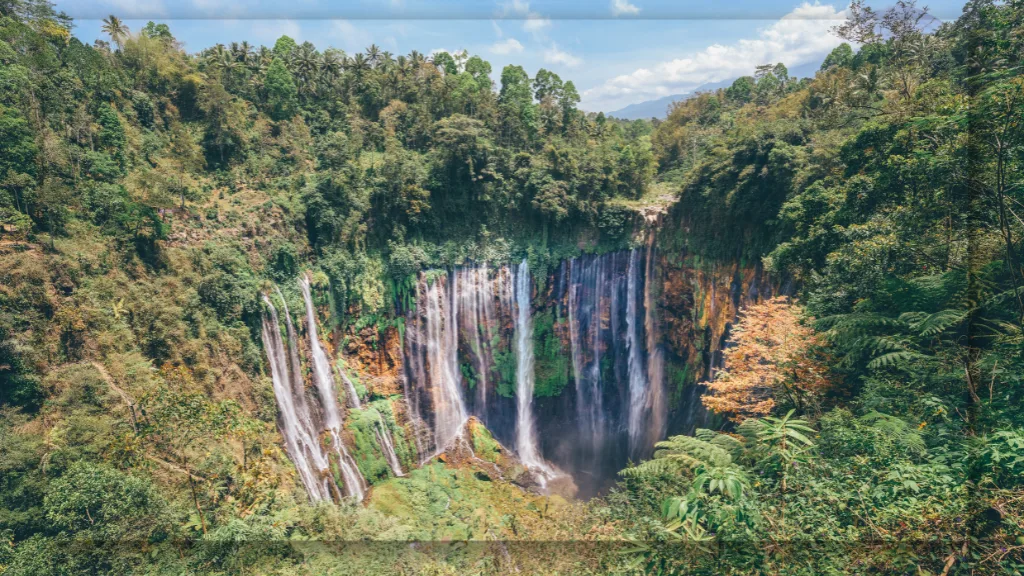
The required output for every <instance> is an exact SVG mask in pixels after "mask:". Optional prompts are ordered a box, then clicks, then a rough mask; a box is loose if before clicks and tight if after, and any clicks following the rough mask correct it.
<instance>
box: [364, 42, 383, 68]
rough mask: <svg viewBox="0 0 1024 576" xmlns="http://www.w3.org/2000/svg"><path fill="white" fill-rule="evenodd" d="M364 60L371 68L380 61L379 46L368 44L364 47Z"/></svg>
mask: <svg viewBox="0 0 1024 576" xmlns="http://www.w3.org/2000/svg"><path fill="white" fill-rule="evenodd" d="M366 60H367V62H368V63H369V64H370V67H371V68H372V67H375V66H377V63H378V62H380V47H379V46H377V45H376V44H370V47H369V48H367V49H366Z"/></svg>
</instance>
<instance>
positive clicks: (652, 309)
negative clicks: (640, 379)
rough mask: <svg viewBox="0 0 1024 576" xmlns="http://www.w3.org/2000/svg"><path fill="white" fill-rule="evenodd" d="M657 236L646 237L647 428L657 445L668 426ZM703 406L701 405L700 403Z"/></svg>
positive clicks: (649, 441) (649, 235) (651, 440)
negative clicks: (656, 256)
mask: <svg viewBox="0 0 1024 576" xmlns="http://www.w3.org/2000/svg"><path fill="white" fill-rule="evenodd" d="M654 240H655V233H654V228H651V230H650V232H649V234H648V236H647V262H646V265H645V269H644V337H645V339H646V344H647V391H648V392H647V397H646V399H645V406H646V408H647V409H648V410H649V411H650V415H651V422H650V424H649V426H648V427H647V430H648V434H649V439H648V441H647V444H648V445H654V443H656V442H659V441H660V440H662V438H664V437H665V432H666V429H667V427H668V423H667V419H668V405H667V404H666V403H665V388H664V372H665V357H664V355H663V354H662V348H661V344H660V343H659V342H658V314H657V306H658V304H657V302H655V297H656V296H657V295H656V294H655V292H654V290H655V285H656V283H655V276H656V274H657V271H656V270H655V269H654V266H655V260H654V257H655V255H656V252H657V250H656V247H655V245H654ZM698 404H700V402H698Z"/></svg>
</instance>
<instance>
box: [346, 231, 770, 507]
mask: <svg viewBox="0 0 1024 576" xmlns="http://www.w3.org/2000/svg"><path fill="white" fill-rule="evenodd" d="M672 218H673V217H672V215H671V214H669V215H668V216H665V217H662V216H655V217H652V218H650V219H647V220H646V221H645V228H644V229H642V230H641V232H640V234H639V237H640V238H641V239H642V243H641V245H640V246H639V247H637V248H635V249H633V250H629V251H619V252H611V253H606V254H601V255H583V256H580V257H577V258H574V259H571V260H564V261H561V262H558V263H557V264H555V265H553V266H548V267H547V268H545V269H544V274H543V275H542V276H541V277H533V276H530V277H529V278H527V281H528V282H529V284H528V285H529V286H530V290H531V293H530V298H529V302H530V304H529V305H530V310H529V317H530V324H529V326H530V327H529V330H530V331H531V335H530V337H531V339H532V350H531V352H530V353H531V357H530V364H529V365H531V366H532V375H531V376H530V378H531V379H532V380H531V381H530V389H531V390H533V402H532V404H531V405H530V406H528V407H527V409H529V410H531V411H532V413H531V414H529V415H528V416H529V418H528V419H527V420H526V421H530V422H532V426H534V428H535V432H536V442H537V444H538V446H537V448H538V449H539V452H540V454H542V455H543V457H544V458H545V459H546V460H548V461H550V462H551V463H553V464H554V465H555V466H556V467H558V468H559V469H561V470H563V471H565V472H568V473H569V474H571V475H572V476H573V477H574V478H575V479H576V483H577V484H578V485H579V487H580V490H581V493H582V494H584V495H588V494H594V493H598V492H600V491H602V490H604V489H605V488H607V487H608V486H609V485H610V483H612V482H614V480H615V479H616V473H617V472H618V470H620V469H621V468H623V467H624V466H625V465H626V464H627V463H628V462H629V461H631V460H632V461H638V460H640V459H643V458H646V457H649V456H650V454H651V451H652V450H653V445H654V443H655V442H657V441H658V440H660V439H662V438H664V437H665V436H666V435H667V434H678V433H692V432H693V430H694V429H695V428H696V427H699V426H714V424H715V423H716V420H715V418H714V417H713V415H709V414H707V413H706V411H705V410H704V408H703V406H702V405H701V402H700V394H701V393H702V392H703V386H702V385H701V382H704V381H706V380H707V379H709V378H713V377H714V371H715V370H716V369H717V368H720V367H721V361H722V360H721V356H722V355H721V351H722V348H723V347H724V345H725V342H726V340H727V339H728V336H729V329H730V327H731V325H732V324H733V322H734V321H735V319H736V317H737V314H738V313H739V312H740V310H742V308H743V307H744V306H745V305H747V304H748V303H750V302H753V301H757V300H759V299H761V298H766V297H771V296H772V295H773V294H775V293H776V292H778V291H779V285H778V283H777V282H776V281H774V280H772V279H771V278H770V277H769V275H768V274H767V273H766V272H765V271H764V270H763V268H762V267H761V265H760V263H759V262H756V263H750V262H745V261H743V260H742V259H740V258H735V259H731V260H729V259H722V258H720V257H719V258H717V259H708V258H704V257H702V256H701V253H700V251H699V250H697V249H696V248H695V247H694V246H692V245H690V244H689V243H687V242H685V241H684V242H680V241H679V240H680V238H681V237H683V238H685V234H686V226H684V225H683V223H682V221H681V220H679V219H672ZM672 222H675V223H676V225H672V224H671V223H672ZM520 270H525V268H520V267H519V266H516V267H513V266H494V265H493V264H492V265H490V266H488V265H467V266H463V267H459V268H456V269H454V270H448V271H434V272H430V273H425V274H422V275H421V277H420V279H419V281H418V284H417V286H416V295H415V297H414V306H412V307H411V309H410V310H409V311H407V313H406V315H405V318H404V324H403V330H399V329H398V328H396V327H388V328H387V329H384V330H378V329H377V328H375V327H367V328H363V329H362V330H361V331H359V332H358V333H350V334H348V335H347V337H346V338H344V340H343V342H344V345H343V356H344V358H345V365H346V366H347V368H348V370H349V373H350V374H352V375H353V376H354V377H355V378H354V379H355V380H356V381H357V382H358V386H359V387H361V390H360V393H361V394H366V395H367V396H368V397H394V398H401V400H400V401H397V402H395V404H396V408H397V409H396V410H394V413H395V414H396V416H397V417H399V419H400V420H401V422H402V423H403V425H404V428H405V430H406V431H407V434H406V436H407V437H409V438H413V439H415V441H416V444H417V452H418V453H419V458H420V459H424V458H429V457H430V456H431V455H433V454H437V453H440V452H443V451H444V449H445V443H446V442H447V439H448V437H449V436H452V435H453V434H456V435H457V433H458V432H457V427H458V425H459V423H460V422H462V421H463V420H464V419H465V418H466V417H469V416H474V417H476V418H477V419H478V421H479V422H481V423H483V425H485V426H487V428H488V429H489V430H490V431H491V433H492V434H493V435H494V437H495V438H496V439H498V440H499V441H501V442H502V443H503V444H505V445H506V446H509V447H510V449H513V450H516V449H518V448H519V447H517V446H516V443H517V431H518V427H519V426H522V425H523V424H522V422H524V420H523V419H522V418H520V417H519V415H518V411H519V409H520V408H519V405H518V404H517V401H516V398H517V394H518V391H519V390H520V389H522V388H521V382H522V381H521V379H520V376H519V374H518V373H517V372H518V370H519V367H520V366H523V364H522V362H521V361H520V359H519V354H520V350H519V346H518V345H517V342H516V338H517V335H518V331H519V330H520V328H519V326H518V325H517V320H516V318H517V311H518V304H517V302H516V301H515V300H516V299H515V298H513V284H514V282H515V280H516V278H517V274H521V273H523V272H520ZM525 273H526V274H529V272H528V271H526V272H525ZM398 404H402V406H400V407H398V406H397V405H398Z"/></svg>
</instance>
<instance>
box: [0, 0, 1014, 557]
mask: <svg viewBox="0 0 1024 576" xmlns="http://www.w3.org/2000/svg"><path fill="white" fill-rule="evenodd" d="M851 13H852V17H851V19H850V20H849V22H848V23H847V24H846V25H844V26H842V27H840V28H839V29H838V30H837V31H836V33H837V34H839V35H841V36H842V37H844V38H845V39H847V40H848V41H850V42H851V43H852V44H854V45H858V46H859V49H857V50H854V49H853V48H851V46H850V45H849V44H844V45H842V46H840V47H839V48H837V49H836V50H835V51H833V53H832V54H831V55H829V57H828V58H827V59H826V60H825V62H824V64H823V65H822V69H821V70H820V71H819V72H818V73H817V74H816V76H815V78H813V79H794V78H790V77H789V75H788V72H787V71H786V69H785V67H784V66H782V65H781V64H780V65H767V66H763V67H760V68H759V69H758V72H757V74H756V75H755V76H752V77H745V78H741V79H739V80H737V81H736V82H735V83H733V85H732V86H731V87H729V88H727V89H724V90H720V91H717V92H714V93H708V94H702V95H700V96H698V97H695V98H691V99H689V100H686V101H684V102H682V103H680V104H678V105H676V106H675V107H674V108H673V109H672V110H671V112H670V114H669V116H668V118H667V119H666V120H665V121H664V122H661V123H651V122H644V121H639V122H633V123H623V122H618V121H615V120H612V119H607V118H605V117H604V116H603V115H600V114H598V115H592V114H584V113H582V112H580V111H579V110H577V109H576V104H577V103H578V101H579V94H578V92H577V90H576V89H575V87H574V86H573V84H572V82H568V81H563V80H562V79H560V78H559V77H558V76H557V75H555V74H553V73H550V72H548V71H545V70H540V71H538V73H537V74H536V75H535V77H534V78H530V77H529V76H528V75H527V73H526V71H525V70H523V69H522V68H521V67H518V66H508V67H506V68H505V69H504V70H502V71H501V73H500V76H499V77H500V82H499V83H498V86H495V85H494V84H493V82H492V80H491V75H492V72H494V71H492V70H491V67H490V64H488V63H487V62H486V61H484V60H483V59H481V58H479V57H475V56H474V57H470V56H469V55H466V54H447V53H443V52H442V53H438V54H435V55H433V56H432V57H430V58H427V57H424V56H423V55H422V54H418V53H415V52H414V53H412V54H410V55H408V56H398V57H394V56H393V55H391V54H388V53H386V52H382V51H380V50H379V49H378V48H377V47H376V46H371V47H369V48H368V49H367V50H366V52H365V53H359V54H355V55H346V54H343V53H341V52H339V51H336V50H331V49H328V50H324V51H322V52H320V51H317V49H316V48H315V47H313V46H311V45H309V44H302V45H297V44H296V43H295V42H294V41H292V40H291V39H289V38H287V37H282V38H281V39H280V40H278V41H277V43H276V44H275V46H273V47H272V48H267V47H260V48H254V47H251V46H249V45H247V44H246V43H241V44H238V45H232V46H230V47H224V46H218V47H214V48H212V49H209V50H206V51H204V52H202V53H200V54H195V55H189V54H186V53H185V52H183V51H182V50H181V49H180V47H179V46H178V45H177V44H176V42H175V40H174V37H173V35H172V31H171V30H170V29H168V28H167V26H165V25H162V24H155V23H151V24H150V25H147V26H146V27H145V28H144V29H142V30H139V31H129V30H127V29H126V28H125V26H124V24H123V23H121V22H120V21H119V20H118V19H117V18H114V17H111V18H109V19H108V20H107V21H106V23H105V31H106V32H107V33H108V35H109V37H110V44H107V43H104V42H97V43H96V45H94V46H87V45H84V44H82V43H81V42H80V41H78V40H77V39H76V38H74V37H73V36H72V35H71V34H70V30H71V26H72V23H71V21H70V20H69V19H68V18H67V17H65V16H64V15H62V14H59V13H56V12H54V10H53V9H52V7H51V6H50V5H49V4H48V3H46V2H43V1H39V0H0V226H2V230H0V534H2V535H3V538H2V540H0V572H3V573H10V574H59V573H65V574H73V573H103V574H107V573H110V574H122V573H165V572H166V573H172V572H173V573H224V574H236V573H237V574H242V573H253V572H262V573H294V572H296V571H302V572H310V573H326V572H328V571H333V572H331V573H334V572H338V573H346V572H350V573H364V572H368V571H370V570H374V571H375V572H376V573H390V572H403V573H424V572H432V573H462V572H466V571H467V570H468V571H470V573H486V572H490V571H503V572H504V571H514V570H513V569H512V567H513V566H518V567H519V568H520V569H521V570H523V571H526V572H529V571H535V572H538V573H551V572H555V571H561V572H563V573H580V572H584V573H585V572H593V573H607V572H618V573H645V572H656V571H658V570H661V571H662V572H664V573H702V574H712V573H715V574H717V573H736V574H779V573H784V574H830V573H836V574H838V573H868V572H875V573H878V572H881V573H920V574H940V573H941V574H971V573H974V574H981V573H999V572H1007V573H1014V572H1015V571H1019V570H1022V569H1024V559H1022V556H1024V554H1022V551H1024V504H1022V503H1024V476H1022V473H1024V416H1022V415H1021V412H1020V410H1019V409H1018V405H1019V404H1020V401H1021V399H1022V393H1024V382H1021V375H1022V374H1024V370H1022V368H1024V367H1022V360H1021V348H1022V333H1021V329H1022V325H1024V267H1022V262H1021V256H1020V251H1021V249H1022V246H1021V244H1022V242H1021V238H1022V237H1024V220H1022V219H1021V217H1020V216H1019V215H1021V214H1022V213H1024V212H1022V210H1024V187H1022V185H1021V183H1022V181H1024V177H1022V175H1024V172H1022V168H1024V166H1022V163H1024V123H1022V121H1024V76H1022V75H1021V70H1020V68H1019V63H1020V62H1021V61H1022V60H1024V5H1022V4H1021V3H1020V2H1016V1H1010V2H993V1H991V0H980V1H972V2H970V3H969V4H968V5H967V6H966V7H965V10H964V14H963V16H962V17H961V18H960V19H958V20H957V21H955V22H950V23H946V24H943V25H941V26H938V27H937V28H936V27H933V28H932V29H929V28H927V26H928V25H929V20H928V19H927V18H925V17H924V16H923V12H922V11H920V10H919V9H918V8H917V7H915V6H914V5H913V4H908V3H903V2H901V3H898V4H897V6H896V7H895V8H894V9H892V10H890V11H887V12H885V13H883V14H876V13H875V12H872V11H871V10H870V9H868V8H866V7H863V6H862V5H860V4H859V3H855V4H854V6H853V9H852V11H851ZM655 124H656V125H655ZM665 190H667V191H670V192H672V193H678V196H679V199H678V201H677V202H676V203H675V205H674V206H673V207H672V209H671V210H670V212H669V213H668V214H667V215H666V216H665V217H664V220H663V222H662V230H661V231H660V232H659V235H658V242H659V244H660V245H661V249H662V250H663V251H664V252H665V253H666V254H669V255H672V256H676V255H683V254H686V255H690V256H694V255H699V256H700V257H701V258H703V259H705V260H720V261H726V260H733V261H735V260H739V261H744V262H763V264H764V265H765V266H766V267H767V268H768V269H769V270H770V271H772V272H773V273H774V274H776V275H777V276H778V277H780V278H783V277H784V278H791V279H793V283H794V285H795V286H798V289H797V292H798V295H799V306H794V305H792V304H789V303H785V302H781V301H772V302H769V303H767V304H766V305H765V306H761V307H757V308H752V309H751V310H749V311H748V312H747V313H746V314H745V316H744V322H745V323H741V326H743V329H742V330H740V331H738V332H736V333H735V334H734V340H735V343H736V349H735V350H736V351H735V352H731V353H730V354H732V356H733V357H735V358H736V359H737V361H736V362H735V363H734V364H732V365H729V366H727V367H726V371H725V372H723V373H720V376H719V377H720V380H719V381H717V382H716V384H715V386H714V390H713V391H712V392H713V393H714V394H715V396H713V397H711V398H708V399H707V401H708V402H707V403H708V404H709V405H711V406H713V407H715V408H717V409H719V410H722V411H723V412H725V413H726V416H730V417H731V420H732V421H734V423H732V424H726V425H725V426H724V428H723V429H722V430H719V431H714V432H713V431H708V430H701V431H698V433H697V434H696V435H695V436H694V437H673V438H670V439H669V440H667V441H666V442H665V443H664V444H663V446H662V447H661V449H660V450H659V452H658V453H657V454H656V458H655V459H653V460H651V461H648V462H646V463H643V464H640V465H639V466H636V467H632V468H628V469H627V470H625V471H623V474H622V476H623V479H622V483H621V484H620V486H619V488H618V489H616V490H615V491H613V492H612V493H611V494H609V495H608V496H607V497H605V498H602V499H597V500H594V501H592V502H589V503H569V502H565V501H564V500H561V499H559V498H557V497H552V498H543V497H536V496H533V495H530V494H527V493H524V492H523V491H521V490H520V489H519V488H518V487H515V486H511V485H509V484H506V483H502V482H492V481H490V480H484V478H483V477H482V476H481V475H480V474H475V473H474V472H473V471H472V469H471V467H469V466H467V467H459V466H443V465H441V464H438V463H434V464H431V465H428V466H426V467H424V468H422V469H419V470H416V471H414V472H412V473H411V474H409V475H408V477H405V478H397V479H391V480H387V481H382V482H381V483H379V484H376V485H375V487H374V490H375V491H377V492H378V493H379V494H380V497H375V498H372V499H371V500H370V502H369V504H368V505H366V506H354V505H349V504H346V505H342V506H336V505H321V506H317V507H313V506H309V505H308V504H305V503H304V499H303V495H302V490H301V487H298V488H297V487H296V486H295V480H294V478H293V477H292V475H291V474H289V472H288V470H289V468H290V465H289V463H288V462H287V459H286V458H285V457H284V455H283V453H282V451H281V449H280V448H279V446H278V442H279V440H278V435H277V432H276V430H275V424H274V417H275V405H274V398H273V394H272V391H271V387H270V383H269V377H268V376H267V375H266V367H265V362H264V355H263V352H262V350H261V348H260V344H259V342H260V339H259V331H258V330H259V314H260V303H259V300H258V297H259V294H260V292H261V291H262V290H266V289H267V288H269V286H270V282H280V283H282V285H283V284H284V283H285V282H286V281H289V282H290V281H291V280H292V279H293V278H294V277H295V276H296V275H297V274H298V273H299V272H300V271H301V270H306V269H314V270H316V272H317V273H316V274H315V275H314V278H313V280H314V284H315V285H316V288H317V292H318V295H319V298H320V300H321V301H322V302H325V303H326V307H329V308H330V309H331V310H332V311H333V314H332V315H333V317H334V319H335V321H336V322H337V323H338V325H339V330H341V333H343V334H345V335H346V337H349V338H361V339H364V340H368V341H375V337H376V334H378V333H379V331H380V330H383V329H384V328H386V327H387V326H390V325H394V324H396V323H400V317H399V314H398V313H399V311H400V310H401V309H402V307H403V306H405V304H404V303H405V302H406V301H407V298H408V292H409V289H410V285H411V279H412V278H414V277H415V274H416V272H417V271H419V270H421V269H423V268H427V267H431V266H446V265H453V264H456V263H461V262H463V261H465V260H467V259H477V260H484V259H486V260H489V261H503V260H504V261H509V260H511V259H512V258H513V257H515V258H517V259H518V258H522V257H524V256H529V257H530V258H531V259H532V260H531V265H532V264H533V262H536V263H537V264H538V265H539V266H538V269H541V268H542V267H543V265H544V263H547V262H551V261H553V260H554V259H556V258H559V257H563V256H566V255H570V254H576V253H578V252H579V251H580V250H581V249H583V248H582V247H584V246H586V247H587V249H588V250H599V251H600V250H607V249H612V248H616V247H622V246H626V245H628V244H629V243H630V242H631V241H632V236H633V235H632V232H634V231H635V227H636V226H637V225H638V220H640V218H639V216H638V212H637V211H636V210H635V208H637V207H638V206H639V207H641V208H642V207H643V205H644V202H645V201H647V200H649V199H651V197H652V196H657V195H658V194H660V193H661V191H665ZM286 292H287V289H286ZM289 296H293V295H292V294H289ZM774 322H784V323H785V324H784V325H788V326H792V327H793V329H792V330H790V331H788V332H792V333H794V334H797V335H799V338H800V341H798V342H793V341H788V340H786V338H784V337H783V336H784V335H780V334H778V333H777V332H775V333H773V332H772V331H771V326H772V325H773V323H774ZM538 326H541V330H542V331H543V329H544V328H543V326H545V324H544V323H543V322H538ZM744 358H745V359H746V361H743V359H744ZM541 384H542V385H541V389H543V388H544V386H548V387H550V385H548V384H544V383H541ZM386 403H387V402H386V400H385V399H383V398H381V399H376V402H375V406H376V405H384V404H386ZM794 410H795V412H792V411H794ZM381 411H382V412H386V410H384V409H383V408H381ZM768 411H770V413H771V415H767V414H768ZM747 416H752V417H755V418H752V419H747V418H746V417H747ZM726 421H728V419H727V420H726ZM479 435H480V438H481V448H480V453H481V454H483V453H488V454H492V453H496V452H497V448H495V447H494V446H493V445H492V444H493V441H490V443H487V442H486V440H487V438H486V432H479ZM474 442H476V441H475V440H474ZM484 444H486V446H487V447H486V448H484V447H483V446H484ZM381 467H382V465H381ZM382 469H383V467H382ZM384 474H386V471H385V472H384ZM371 539H383V540H436V541H448V540H451V541H464V540H479V541H500V540H509V539H511V540H531V539H534V540H572V541H576V542H585V541H611V542H623V541H624V542H627V544H626V545H625V546H622V545H614V546H613V545H607V546H603V545H602V546H598V545H591V546H581V547H580V548H579V549H577V550H575V551H573V553H572V554H567V553H566V552H565V550H564V548H559V549H557V551H553V550H552V549H550V548H545V547H543V546H539V545H538V546H535V547H525V546H524V547H514V546H512V547H510V548H509V547H505V546H504V545H503V546H502V547H501V548H500V549H499V548H497V547H487V546H481V547H474V546H473V545H470V546H449V545H447V544H435V545H430V546H424V547H422V548H413V547H409V546H406V545H402V546H395V547H388V546H386V545H380V546H366V547H359V546H354V547H353V546H347V545H346V544H345V542H346V541H357V540H371ZM310 540H312V541H313V542H309V541H310ZM553 552H557V553H553Z"/></svg>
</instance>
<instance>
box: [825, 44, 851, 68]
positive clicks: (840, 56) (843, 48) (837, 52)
mask: <svg viewBox="0 0 1024 576" xmlns="http://www.w3.org/2000/svg"><path fill="white" fill-rule="evenodd" d="M852 63H853V48H850V45H849V44H847V43H846V42H843V43H842V44H840V45H839V46H836V47H835V48H833V49H832V51H831V52H829V53H828V56H826V57H825V61H824V62H822V63H821V68H820V69H821V70H828V69H829V68H831V67H833V66H841V67H848V66H849V65H850V64H852Z"/></svg>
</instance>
